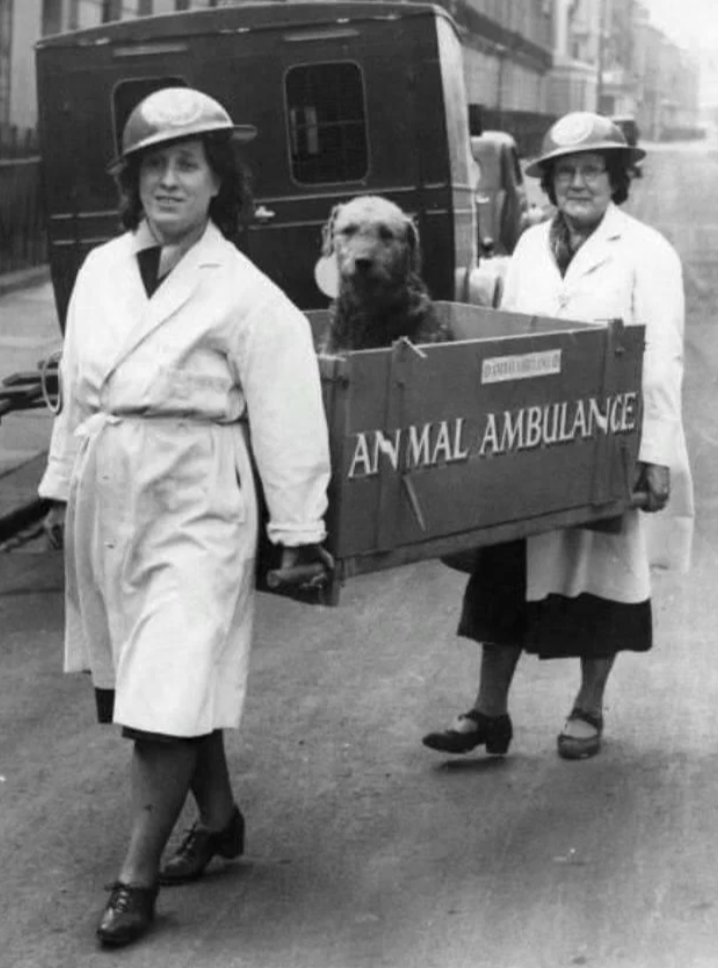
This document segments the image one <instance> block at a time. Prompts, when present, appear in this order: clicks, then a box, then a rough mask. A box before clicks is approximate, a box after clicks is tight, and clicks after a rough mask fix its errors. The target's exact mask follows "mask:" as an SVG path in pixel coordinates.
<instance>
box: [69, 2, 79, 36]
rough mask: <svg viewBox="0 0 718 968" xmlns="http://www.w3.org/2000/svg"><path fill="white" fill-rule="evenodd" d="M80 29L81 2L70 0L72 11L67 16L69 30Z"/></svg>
mask: <svg viewBox="0 0 718 968" xmlns="http://www.w3.org/2000/svg"><path fill="white" fill-rule="evenodd" d="M79 28H80V0H70V9H69V12H68V14H67V29H68V30H79Z"/></svg>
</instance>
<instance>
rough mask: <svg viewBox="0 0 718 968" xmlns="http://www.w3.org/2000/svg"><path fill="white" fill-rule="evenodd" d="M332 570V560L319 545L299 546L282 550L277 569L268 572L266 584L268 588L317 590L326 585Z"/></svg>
mask: <svg viewBox="0 0 718 968" xmlns="http://www.w3.org/2000/svg"><path fill="white" fill-rule="evenodd" d="M333 569H334V559H333V558H332V556H331V555H330V554H329V552H328V551H327V550H326V548H322V546H321V545H320V544H308V545H299V546H298V547H296V548H288V547H286V546H285V547H283V548H282V560H281V563H280V565H279V568H276V569H274V571H270V572H269V573H268V575H267V583H268V585H269V587H270V588H277V587H279V586H280V585H296V586H297V587H299V588H302V589H312V588H319V587H321V586H323V585H325V584H326V582H327V579H328V577H329V576H330V574H331V572H332V571H333Z"/></svg>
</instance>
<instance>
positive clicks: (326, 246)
mask: <svg viewBox="0 0 718 968" xmlns="http://www.w3.org/2000/svg"><path fill="white" fill-rule="evenodd" d="M340 209H341V205H335V206H334V208H333V209H332V210H331V212H330V213H329V218H328V219H327V221H326V223H325V224H324V225H323V226H322V255H327V256H328V255H331V254H332V253H333V252H334V223H335V222H336V220H337V215H338V214H339V210H340Z"/></svg>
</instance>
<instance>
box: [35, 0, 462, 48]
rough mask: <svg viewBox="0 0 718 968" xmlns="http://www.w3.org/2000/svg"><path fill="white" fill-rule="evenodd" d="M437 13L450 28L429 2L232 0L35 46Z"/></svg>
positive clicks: (60, 36)
mask: <svg viewBox="0 0 718 968" xmlns="http://www.w3.org/2000/svg"><path fill="white" fill-rule="evenodd" d="M427 15H428V16H432V17H435V16H441V17H443V18H444V19H446V20H448V21H449V22H450V23H451V24H452V25H453V26H454V29H456V25H455V23H454V21H453V19H452V18H451V16H450V15H449V14H448V13H447V12H446V10H444V9H443V8H442V7H439V6H437V5H435V4H432V3H414V2H412V3H407V2H406V0H334V2H332V3H327V2H326V0H315V2H311V0H310V2H291V3H288V2H280V0H260V2H249V3H238V4H237V5H236V6H223V7H213V8H210V9H203V10H188V11H186V12H183V13H169V14H158V15H156V16H152V17H136V18H133V19H132V20H117V21H113V22H112V23H108V24H102V25H101V26H98V27H88V28H86V29H84V30H75V31H72V32H70V33H65V34H57V35H55V36H53V37H44V38H43V39H42V40H40V41H38V43H37V44H36V45H35V46H36V48H37V49H38V50H42V49H45V48H55V47H87V46H95V45H102V44H107V43H110V42H112V43H135V42H137V43H141V44H148V43H151V42H152V41H153V40H160V39H161V40H163V41H166V40H168V38H172V37H182V36H197V34H212V33H232V32H237V33H239V32H242V33H244V32H249V31H250V30H262V29H276V28H277V27H282V26H287V27H310V26H312V25H315V24H317V25H318V24H321V25H327V24H344V23H346V22H347V21H359V20H363V21H366V20H400V19H407V18H410V17H425V16H427Z"/></svg>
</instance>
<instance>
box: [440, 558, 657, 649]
mask: <svg viewBox="0 0 718 968" xmlns="http://www.w3.org/2000/svg"><path fill="white" fill-rule="evenodd" d="M652 624H653V623H652V619H651V602H650V599H646V601H645V602H638V603H637V604H630V605H627V604H625V603H623V602H612V601H609V600H608V599H605V598H599V597H598V596H597V595H588V594H585V593H584V594H582V595H579V596H578V597H576V598H567V597H565V596H564V595H549V596H548V598H545V599H544V600H543V601H540V602H527V601H526V542H525V541H511V542H508V543H507V544H502V545H495V546H493V547H491V548H482V549H481V550H480V551H479V552H478V553H477V558H476V564H475V566H474V570H473V572H472V574H471V577H470V578H469V581H468V584H467V586H466V590H465V591H464V602H463V607H462V611H461V620H460V622H459V628H458V634H459V635H462V636H464V637H465V638H468V639H474V640H475V641H476V642H482V643H484V644H491V645H513V646H517V645H518V646H521V647H522V648H523V649H524V650H525V651H526V652H530V653H532V654H534V655H538V656H539V658H541V659H560V658H568V657H582V658H587V659H598V658H607V657H609V656H612V655H614V654H615V653H616V652H623V651H630V652H648V650H649V649H650V648H651V645H652V644H653V632H652Z"/></svg>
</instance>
